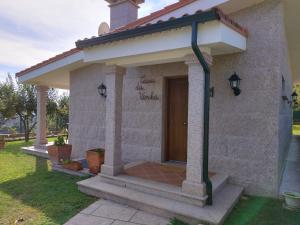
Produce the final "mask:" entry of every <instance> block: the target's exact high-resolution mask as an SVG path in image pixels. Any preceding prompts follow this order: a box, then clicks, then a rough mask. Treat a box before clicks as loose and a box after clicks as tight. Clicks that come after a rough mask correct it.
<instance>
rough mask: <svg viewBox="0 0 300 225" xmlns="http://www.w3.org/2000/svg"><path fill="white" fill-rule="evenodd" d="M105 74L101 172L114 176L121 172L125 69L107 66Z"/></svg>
mask: <svg viewBox="0 0 300 225" xmlns="http://www.w3.org/2000/svg"><path fill="white" fill-rule="evenodd" d="M105 74H106V83H105V85H106V88H107V98H106V122H105V123H106V124H105V160H104V165H102V167H101V173H103V174H106V175H110V176H115V175H117V174H120V173H122V172H123V161H122V149H121V129H122V91H123V76H124V74H125V69H124V68H122V67H118V66H107V67H106V68H105Z"/></svg>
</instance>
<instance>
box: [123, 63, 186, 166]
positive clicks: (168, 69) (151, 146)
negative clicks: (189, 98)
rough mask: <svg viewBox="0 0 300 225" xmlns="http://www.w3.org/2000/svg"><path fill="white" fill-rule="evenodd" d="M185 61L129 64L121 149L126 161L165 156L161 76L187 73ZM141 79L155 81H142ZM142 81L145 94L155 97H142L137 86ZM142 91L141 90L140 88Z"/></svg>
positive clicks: (149, 159)
mask: <svg viewBox="0 0 300 225" xmlns="http://www.w3.org/2000/svg"><path fill="white" fill-rule="evenodd" d="M186 75H187V67H186V66H185V65H184V63H171V64H163V65H155V66H144V67H137V68H129V69H128V70H127V74H126V76H125V79H124V91H123V94H124V95H123V97H124V98H123V129H122V150H123V160H124V161H126V162H130V161H137V160H146V161H157V162H161V161H162V160H163V159H164V153H163V149H164V141H163V140H164V131H163V130H164V122H163V117H164V78H166V77H168V76H186ZM141 80H148V81H149V80H153V81H154V82H155V83H148V84H141ZM138 84H141V85H142V86H143V87H144V89H145V90H144V92H145V94H146V95H148V96H149V95H151V92H152V93H153V95H156V96H157V97H158V100H141V99H140V95H139V92H140V91H138V90H136V87H137V85H138ZM142 92H143V91H142Z"/></svg>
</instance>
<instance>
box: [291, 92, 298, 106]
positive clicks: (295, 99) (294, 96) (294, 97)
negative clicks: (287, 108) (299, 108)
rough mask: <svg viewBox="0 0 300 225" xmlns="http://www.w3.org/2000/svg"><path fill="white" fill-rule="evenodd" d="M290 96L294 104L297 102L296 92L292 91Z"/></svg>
mask: <svg viewBox="0 0 300 225" xmlns="http://www.w3.org/2000/svg"><path fill="white" fill-rule="evenodd" d="M291 96H292V100H293V102H294V104H295V103H297V100H298V94H297V92H296V91H294V92H293V94H292V95H291Z"/></svg>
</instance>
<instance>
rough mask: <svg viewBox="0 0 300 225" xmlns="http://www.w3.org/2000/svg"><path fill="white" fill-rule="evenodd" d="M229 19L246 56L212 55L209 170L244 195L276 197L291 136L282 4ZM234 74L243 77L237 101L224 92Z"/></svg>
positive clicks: (272, 3) (273, 3)
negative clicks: (241, 34) (242, 32)
mask: <svg viewBox="0 0 300 225" xmlns="http://www.w3.org/2000/svg"><path fill="white" fill-rule="evenodd" d="M232 16H233V18H234V19H235V20H236V21H238V22H239V23H240V24H241V25H242V26H245V27H247V28H248V29H249V38H248V42H247V51H246V52H244V53H241V54H233V55H229V56H219V57H214V65H213V67H212V85H213V86H215V91H216V93H215V97H214V98H213V99H212V103H211V118H212V119H211V128H210V133H211V136H210V167H211V170H216V171H223V172H225V173H227V174H230V176H231V179H230V181H231V182H232V183H235V184H239V185H242V186H244V187H245V188H246V192H247V193H251V194H258V195H268V196H276V195H277V192H278V187H279V182H280V174H279V171H280V170H281V168H282V162H283V160H284V155H285V152H286V150H287V146H288V143H289V141H290V134H291V132H290V131H291V130H290V124H291V108H290V107H289V106H288V105H287V103H286V102H283V101H282V97H281V96H282V88H283V87H282V86H283V85H282V74H284V77H285V79H286V82H285V84H284V86H285V87H284V89H285V91H286V92H287V93H291V86H290V73H289V72H288V68H289V65H288V62H287V61H286V60H285V61H282V59H283V58H284V57H283V55H282V52H283V51H284V50H286V42H285V40H283V36H284V35H283V29H284V27H283V11H282V4H281V3H280V1H265V2H264V3H263V4H260V5H256V6H254V7H251V8H248V9H246V10H243V11H240V12H238V13H236V14H234V15H232ZM233 71H236V72H237V73H238V74H239V75H240V77H241V79H242V81H241V89H242V93H241V95H240V96H238V97H235V96H234V95H233V93H232V91H231V90H230V88H228V81H227V79H228V77H229V76H230V74H231V73H233Z"/></svg>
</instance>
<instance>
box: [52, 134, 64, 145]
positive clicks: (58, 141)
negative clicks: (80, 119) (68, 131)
mask: <svg viewBox="0 0 300 225" xmlns="http://www.w3.org/2000/svg"><path fill="white" fill-rule="evenodd" d="M65 144H66V143H65V139H64V137H63V136H58V137H57V139H56V140H54V145H55V146H64V145H65Z"/></svg>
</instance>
